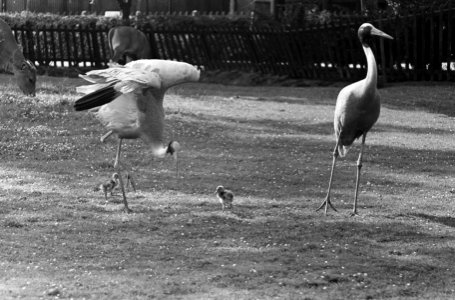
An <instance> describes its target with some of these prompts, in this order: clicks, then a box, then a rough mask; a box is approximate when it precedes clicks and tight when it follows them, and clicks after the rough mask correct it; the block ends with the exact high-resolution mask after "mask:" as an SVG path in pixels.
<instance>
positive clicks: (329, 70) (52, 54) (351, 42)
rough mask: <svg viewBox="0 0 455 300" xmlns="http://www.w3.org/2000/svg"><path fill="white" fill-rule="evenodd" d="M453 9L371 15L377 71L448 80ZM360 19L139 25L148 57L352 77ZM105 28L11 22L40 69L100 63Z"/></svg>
mask: <svg viewBox="0 0 455 300" xmlns="http://www.w3.org/2000/svg"><path fill="white" fill-rule="evenodd" d="M454 16H455V12H454V10H452V9H447V10H440V11H435V12H432V13H419V14H412V15H405V16H402V17H399V18H391V19H382V20H377V21H374V22H371V23H373V25H375V26H377V27H378V28H381V29H383V30H384V31H385V32H387V33H389V34H390V35H392V36H393V37H394V38H395V40H394V41H380V42H378V43H377V44H376V47H375V48H376V49H375V52H376V58H377V61H378V66H379V73H380V75H382V76H383V77H385V76H386V77H387V80H389V81H403V80H454V79H455V59H454V58H453V54H452V50H453V47H452V41H454V40H455V36H454V35H455V31H454V30H453V24H454ZM366 21H367V20H366V19H364V18H345V19H341V18H340V19H339V20H337V21H336V22H332V23H331V24H324V25H318V26H314V27H311V28H306V29H295V30H292V29H281V28H280V29H277V28H235V27H226V26H220V27H200V26H184V25H179V26H177V25H176V26H173V27H172V28H168V27H159V28H151V27H147V26H145V27H142V28H140V29H141V30H142V31H143V32H144V33H145V34H146V35H148V37H149V39H150V41H151V47H152V52H153V57H155V58H161V59H173V60H180V61H185V62H188V63H191V64H195V65H203V66H205V68H206V69H207V70H223V71H229V70H243V71H252V72H261V73H264V74H275V75H285V76H289V77H292V78H307V79H321V80H347V81H354V80H357V79H359V78H361V77H363V76H364V75H365V72H366V71H365V63H366V62H365V58H364V55H363V53H362V49H361V45H360V44H359V42H358V39H357V29H358V27H359V25H360V24H361V23H363V22H366ZM109 29H110V28H109V27H106V26H95V25H92V26H78V25H76V26H71V27H69V26H42V27H37V28H31V27H26V26H13V32H14V33H15V36H16V39H17V40H18V42H19V43H21V44H22V46H23V47H24V54H25V55H26V56H27V57H28V58H30V59H31V60H33V61H36V62H37V63H38V64H39V65H40V66H42V67H73V68H74V67H76V68H81V69H84V70H85V69H88V68H102V67H105V66H106V65H107V62H108V61H109V50H108V43H107V32H108V30H109Z"/></svg>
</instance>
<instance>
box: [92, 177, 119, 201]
mask: <svg viewBox="0 0 455 300" xmlns="http://www.w3.org/2000/svg"><path fill="white" fill-rule="evenodd" d="M118 181H119V175H118V173H114V174H112V177H111V179H110V180H109V181H106V182H104V183H102V184H100V185H99V186H97V187H96V188H95V189H94V191H95V192H97V191H100V190H102V191H103V193H104V198H106V200H107V193H110V194H111V196H113V195H112V192H113V191H114V189H116V188H117V186H118V184H119V183H118Z"/></svg>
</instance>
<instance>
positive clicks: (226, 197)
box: [215, 185, 234, 211]
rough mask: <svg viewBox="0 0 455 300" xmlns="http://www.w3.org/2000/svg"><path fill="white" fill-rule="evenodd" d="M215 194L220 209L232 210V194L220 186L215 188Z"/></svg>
mask: <svg viewBox="0 0 455 300" xmlns="http://www.w3.org/2000/svg"><path fill="white" fill-rule="evenodd" d="M215 194H216V195H217V197H218V199H219V200H220V203H221V208H222V209H223V211H224V208H232V202H233V201H234V193H233V192H232V191H230V190H228V189H225V188H224V187H223V186H222V185H219V186H218V187H217V188H216V191H215Z"/></svg>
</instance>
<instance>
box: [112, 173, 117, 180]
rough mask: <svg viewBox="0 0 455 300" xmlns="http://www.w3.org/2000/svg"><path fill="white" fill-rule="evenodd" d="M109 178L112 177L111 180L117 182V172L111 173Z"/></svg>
mask: <svg viewBox="0 0 455 300" xmlns="http://www.w3.org/2000/svg"><path fill="white" fill-rule="evenodd" d="M111 179H112V180H113V181H115V182H117V181H118V173H114V174H112V177H111Z"/></svg>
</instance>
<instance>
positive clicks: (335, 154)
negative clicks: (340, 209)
mask: <svg viewBox="0 0 455 300" xmlns="http://www.w3.org/2000/svg"><path fill="white" fill-rule="evenodd" d="M339 142H340V141H339V140H337V143H336V145H335V149H334V150H333V161H332V170H331V172H330V179H329V188H328V189H327V196H326V197H325V200H324V201H323V202H322V204H321V205H320V206H319V207H318V209H316V211H318V210H320V209H321V208H323V207H324V214H327V208H328V206H330V207H331V208H332V209H333V210H334V211H337V210H336V209H335V207H333V205H332V203H331V202H330V190H331V189H332V181H333V172H334V170H335V165H336V162H337V158H338V144H339Z"/></svg>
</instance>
